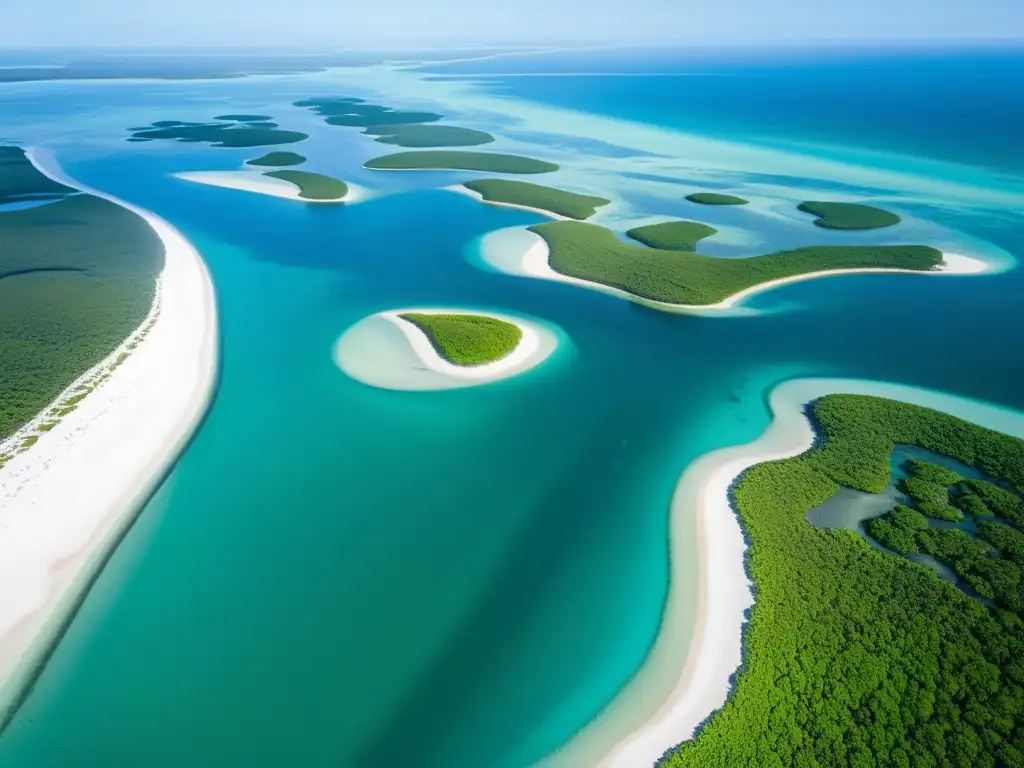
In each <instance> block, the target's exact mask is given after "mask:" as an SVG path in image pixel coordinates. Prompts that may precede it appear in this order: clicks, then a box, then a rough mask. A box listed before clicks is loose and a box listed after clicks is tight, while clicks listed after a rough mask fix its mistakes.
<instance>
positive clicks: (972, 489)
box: [963, 472, 1024, 526]
mask: <svg viewBox="0 0 1024 768" xmlns="http://www.w3.org/2000/svg"><path fill="white" fill-rule="evenodd" d="M986 474H989V475H994V476H995V477H1004V475H1001V474H1000V473H998V472H987V473H986ZM1006 479H1008V480H1011V482H1012V484H1013V485H1014V486H1015V487H1016V488H1018V489H1019V488H1020V487H1021V484H1020V482H1018V481H1017V480H1015V479H1011V478H1006ZM963 487H964V490H965V492H966V494H967V495H973V496H974V497H976V498H977V499H978V500H979V501H980V502H981V503H982V504H984V506H985V508H986V509H988V510H989V513H990V514H993V515H998V516H999V517H1002V518H1004V519H1006V520H1009V521H1010V522H1011V523H1016V524H1017V525H1020V526H1024V501H1021V499H1020V497H1019V496H1017V495H1015V494H1013V493H1010V492H1009V491H1007V490H1006V489H1004V488H1000V487H999V486H997V485H993V484H992V483H990V482H988V481H987V480H965V481H964V483H963Z"/></svg>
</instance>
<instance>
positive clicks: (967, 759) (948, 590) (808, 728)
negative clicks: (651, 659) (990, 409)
mask: <svg viewBox="0 0 1024 768" xmlns="http://www.w3.org/2000/svg"><path fill="white" fill-rule="evenodd" d="M812 408H813V415H814V419H815V422H816V423H817V426H818V429H819V432H820V435H821V438H822V440H821V441H820V443H819V444H818V445H817V446H816V447H815V448H813V449H812V450H810V451H809V452H807V453H805V454H803V455H802V456H799V457H796V458H792V459H786V460H782V461H775V462H766V463H763V464H760V465H757V466H755V467H752V468H751V469H749V470H748V471H747V472H745V473H744V474H743V476H742V477H741V478H740V479H739V481H738V483H737V484H736V486H735V492H734V501H735V507H736V510H737V513H738V515H739V517H740V519H741V521H742V523H743V526H744V529H745V531H746V534H747V536H748V540H749V545H750V546H749V550H748V557H747V565H748V569H749V572H750V574H751V577H752V579H753V581H754V585H755V589H756V602H755V604H754V607H753V609H752V610H751V615H750V622H749V624H748V626H747V629H746V634H745V643H746V652H745V664H744V667H743V668H742V669H741V670H740V672H739V673H738V676H737V680H736V685H735V688H734V690H733V692H732V695H731V696H730V698H729V700H728V701H727V703H726V704H725V706H724V707H723V708H722V709H721V710H719V711H718V712H716V713H715V714H714V715H712V716H711V718H709V720H708V722H707V724H706V726H705V727H704V728H703V729H702V731H701V732H700V735H699V736H698V737H697V738H696V739H695V740H693V741H691V742H687V743H685V744H683V745H681V746H680V747H679V748H678V749H676V750H674V751H672V752H670V753H668V754H666V756H665V757H664V758H663V759H662V761H661V763H660V765H662V766H663V768H677V767H679V766H697V767H699V768H715V767H718V768H734V767H735V766H758V768H762V767H763V768H788V767H789V766H808V767H810V766H819V765H828V766H875V765H891V766H914V767H915V768H916V767H917V766H978V767H979V768H995V766H1022V765H1024V741H1022V727H1024V725H1022V724H1024V665H1022V663H1021V659H1022V658H1024V623H1022V621H1021V619H1020V617H1019V616H1018V615H1017V614H1016V613H1014V612H1011V611H1010V610H1006V609H1005V608H1002V607H1000V606H999V604H998V601H999V600H1001V599H1006V598H1012V595H1011V594H1007V592H1006V588H1007V587H1008V585H1009V584H1010V583H1011V582H1012V580H1013V577H1014V575H1017V576H1019V569H1018V570H1017V571H1015V570H1014V568H1016V567H1017V566H1015V565H1014V563H1008V561H1002V562H1000V559H999V558H996V557H993V555H992V553H989V552H987V550H988V546H987V545H982V544H981V543H980V542H978V541H977V540H975V539H974V538H973V537H971V536H970V535H969V534H966V533H964V532H963V531H958V530H949V529H947V530H937V529H928V530H923V529H921V518H920V517H919V516H915V515H912V514H909V513H907V512H903V511H901V512H900V513H899V515H898V517H897V516H896V515H894V516H893V517H892V520H891V521H890V524H891V525H892V524H898V525H899V526H900V527H901V528H902V529H903V530H909V531H917V536H918V537H921V536H924V534H925V533H927V534H929V536H928V537H927V541H928V544H929V546H930V547H932V549H933V550H934V551H936V552H940V553H941V556H942V557H943V559H946V558H947V557H955V555H953V554H952V553H954V552H959V553H962V554H963V556H965V557H966V558H967V559H966V561H965V564H964V565H963V566H962V567H961V568H959V569H957V570H958V572H959V571H960V570H962V571H963V572H964V573H965V574H967V577H969V578H973V579H974V580H975V583H977V584H978V585H979V586H981V587H982V588H984V589H988V590H990V591H991V594H993V595H994V596H995V599H996V601H997V604H996V605H995V606H993V607H988V606H986V605H984V604H982V603H981V602H979V601H977V600H975V599H972V598H971V597H968V596H967V595H965V594H964V593H963V592H961V591H960V590H959V589H957V587H956V586H955V585H953V584H951V583H950V582H948V581H946V580H944V579H942V578H940V577H939V576H938V575H936V574H935V573H934V572H933V571H931V570H930V569H928V568H926V567H924V566H923V565H920V564H917V563H914V562H911V561H909V560H907V559H905V558H903V557H899V556H896V555H892V554H888V553H884V552H879V551H876V550H874V549H872V548H871V547H870V546H868V544H867V543H866V542H865V541H864V540H863V539H862V538H861V537H859V536H857V535H856V534H855V533H853V532H852V531H848V530H841V529H840V530H824V529H819V528H815V527H814V526H812V525H810V524H809V523H808V522H807V521H806V520H805V517H804V516H805V515H806V513H807V512H808V511H809V510H810V509H812V508H814V507H815V506H817V505H819V504H821V503H822V502H823V501H825V500H826V499H828V498H829V497H831V496H832V495H834V494H835V493H836V491H837V490H838V489H839V487H840V485H846V486H849V487H851V488H856V489H858V490H862V491H868V492H880V491H881V490H882V489H884V488H885V486H886V485H887V484H888V482H889V456H890V454H891V452H892V449H893V447H894V446H895V444H897V443H905V444H910V445H917V446H920V447H922V448H926V449H928V450H931V451H934V452H936V453H939V454H943V455H946V456H951V457H953V458H955V459H958V460H960V461H962V462H964V463H965V464H968V465H971V466H974V467H976V468H977V469H979V470H981V471H982V472H984V473H986V474H987V475H989V476H994V477H998V478H1001V479H1002V480H1005V481H1006V482H1008V483H1009V485H1010V486H1011V487H1012V488H1013V489H1014V490H1015V491H1017V492H1019V491H1020V490H1021V489H1022V488H1024V441H1022V440H1018V439H1016V438H1012V437H1008V436H1006V435H1001V434H999V433H997V432H993V431H991V430H987V429H984V428H982V427H979V426H977V425H974V424H970V423H968V422H965V421H962V420H960V419H957V418H954V417H952V416H949V415H947V414H943V413H939V412H937V411H932V410H930V409H927V408H921V407H919V406H914V405H908V404H904V403H899V402H894V401H891V400H884V399H880V398H874V397H866V396H855V395H833V396H829V397H824V398H821V399H820V400H818V401H817V402H815V403H814V404H813V406H812ZM996 535H997V534H996ZM981 546H984V547H985V552H982V551H981V550H980V547H981ZM936 556H939V555H936ZM1008 566H1014V568H1011V567H1008ZM982 582H984V583H982ZM975 588H976V589H977V587H975ZM978 591H979V593H980V592H981V590H980V589H979V590H978Z"/></svg>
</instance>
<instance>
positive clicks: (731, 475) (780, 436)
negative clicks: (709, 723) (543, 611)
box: [542, 379, 1024, 768]
mask: <svg viewBox="0 0 1024 768" xmlns="http://www.w3.org/2000/svg"><path fill="white" fill-rule="evenodd" d="M835 393H849V394H864V395H875V396H878V397H888V398H891V399H894V400H902V401H905V402H908V403H915V404H917V405H923V406H927V407H930V408H935V409H937V410H941V411H945V412H947V413H951V414H953V415H954V416H958V417H960V418H963V419H967V420H969V421H973V422H975V423H977V424H981V425H982V426H985V427H989V428H991V429H998V430H999V431H1001V432H1005V433H1007V434H1012V435H1017V436H1022V437H1024V413H1019V412H1017V411H1011V410H1009V409H1005V408H1001V407H998V406H995V405H990V404H987V403H981V402H978V401H974V400H968V399H966V398H960V397H956V396H953V395H948V394H944V393H941V392H934V391H931V390H926V389H919V388H916V387H910V386H905V385H901V384H890V383H886V382H874V381H866V380H856V379H794V380H791V381H787V382H785V383H783V384H781V385H779V386H777V387H776V388H775V389H773V390H772V392H771V394H770V398H769V408H770V412H771V415H772V422H771V424H770V425H769V427H768V429H767V430H766V431H765V432H764V433H763V434H762V435H761V436H760V437H759V438H757V439H756V440H754V441H753V442H751V443H748V444H746V445H740V446H734V447H729V448H722V449H720V450H717V451H713V452H711V453H708V454H705V455H704V456H702V457H700V458H699V459H698V460H697V461H695V462H694V463H693V464H691V465H690V466H688V467H687V468H686V471H685V472H684V473H683V475H682V477H681V478H680V480H679V483H678V485H677V486H676V491H675V494H674V495H673V498H672V508H671V512H670V522H669V526H670V537H671V540H672V542H676V541H682V540H684V538H687V539H688V538H689V537H692V536H693V535H694V532H696V536H697V542H698V551H699V563H698V569H699V582H698V585H697V590H698V593H699V594H698V610H697V618H696V622H695V624H694V626H693V628H692V634H691V630H690V622H689V621H688V618H687V612H686V608H685V605H686V603H687V602H688V599H689V597H690V594H691V593H692V591H693V585H692V584H691V583H687V580H686V576H687V574H688V573H689V572H688V570H687V569H686V568H685V565H684V563H683V562H681V559H679V558H673V559H671V563H670V568H671V571H670V576H669V578H670V584H669V594H668V598H667V601H666V605H665V612H664V614H663V616H662V623H661V627H660V629H659V632H658V637H657V638H656V640H655V643H654V646H653V647H652V648H651V650H650V652H649V654H648V657H647V659H646V661H645V663H644V665H643V666H642V667H641V669H640V670H639V671H638V672H637V673H636V675H635V676H634V677H633V679H632V680H630V681H629V683H628V684H627V685H626V686H625V687H624V688H623V689H622V691H620V693H619V695H618V696H617V697H616V698H615V699H614V700H613V701H612V702H611V704H609V706H608V707H607V708H606V709H605V710H604V711H603V712H602V713H601V714H600V715H599V716H598V717H597V718H596V719H595V720H594V721H593V722H591V723H590V724H589V725H588V726H587V727H586V728H584V729H583V730H582V731H581V732H580V733H579V734H577V736H576V737H575V738H574V739H573V740H571V741H570V742H569V743H568V744H566V745H565V746H564V747H563V748H562V749H561V750H559V751H558V752H556V753H555V754H554V755H552V756H550V757H549V758H547V759H546V760H545V761H544V762H543V763H542V765H543V766H545V768H583V767H584V766H599V768H612V767H614V768H637V767H638V766H649V765H653V764H654V763H655V761H657V760H658V759H659V758H660V757H661V756H662V755H663V754H664V753H665V751H666V750H668V749H670V748H672V747H674V746H675V745H677V744H679V743H680V742H682V741H685V740H687V739H689V738H691V737H692V736H693V733H694V731H695V729H696V728H697V726H698V725H699V724H700V723H701V722H703V721H704V720H705V719H706V718H707V717H708V716H709V715H710V714H711V713H712V712H714V711H715V710H716V709H718V708H720V707H721V706H722V704H724V703H725V700H726V698H727V696H728V695H729V692H730V690H731V685H730V677H731V675H732V674H733V673H734V672H735V671H736V669H737V668H738V667H739V664H740V660H741V655H742V646H741V632H742V628H743V624H744V622H745V620H746V619H745V612H746V610H747V608H748V607H749V606H751V605H752V604H753V602H754V601H753V594H752V592H751V585H750V582H749V580H748V579H747V575H746V572H745V570H744V564H743V558H744V552H745V550H746V544H745V542H744V539H743V532H742V529H741V527H740V524H739V520H738V519H737V517H736V515H735V513H734V512H733V510H732V507H731V504H730V502H729V495H728V494H729V488H730V487H731V485H732V484H733V482H734V481H735V479H736V478H737V477H739V475H740V474H741V473H742V472H743V471H744V470H745V469H747V468H748V467H750V466H753V465H755V464H760V463H762V462H765V461H773V460H777V459H782V458H788V457H791V456H797V455H799V454H801V453H803V452H805V451H806V450H808V449H809V448H810V447H811V446H812V445H813V442H814V438H815V433H814V429H813V428H812V426H811V423H810V421H809V420H808V419H807V417H806V416H805V415H804V407H805V406H806V405H807V404H808V403H810V402H812V401H814V400H816V399H817V398H819V397H822V396H824V395H827V394H835ZM675 548H676V547H675V546H674V545H673V549H675Z"/></svg>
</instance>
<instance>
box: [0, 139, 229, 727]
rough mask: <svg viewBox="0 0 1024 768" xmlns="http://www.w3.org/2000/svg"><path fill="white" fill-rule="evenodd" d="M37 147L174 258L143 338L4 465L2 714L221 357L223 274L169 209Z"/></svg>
mask: <svg viewBox="0 0 1024 768" xmlns="http://www.w3.org/2000/svg"><path fill="white" fill-rule="evenodd" d="M27 155H28V157H29V159H30V160H31V161H32V163H33V165H35V167H36V168H37V169H38V170H39V171H41V172H42V173H43V174H45V175H46V176H48V177H50V178H51V179H53V180H55V181H58V182H60V183H62V184H66V185H67V186H70V187H74V188H76V189H79V190H81V191H82V192H86V193H88V194H91V195H94V196H96V197H101V198H104V199H106V200H109V201H111V202H114V203H116V204H118V205H120V206H122V207H124V208H126V209H128V210H130V211H132V212H134V213H136V214H137V215H139V216H141V217H143V218H144V219H145V220H146V222H147V223H148V224H149V225H150V226H151V227H152V228H153V231H154V232H155V233H156V234H157V235H158V237H159V238H160V240H161V241H162V243H163V245H164V249H165V264H164V268H163V271H162V272H161V274H160V277H159V279H158V282H157V295H156V299H155V301H154V310H153V312H151V317H150V318H148V319H147V323H149V322H152V325H151V327H149V330H148V333H147V334H146V335H145V338H144V339H143V340H142V341H141V342H140V343H139V345H138V346H137V348H135V349H134V350H133V351H132V352H131V354H130V355H129V356H128V357H127V358H126V359H125V360H124V361H123V363H121V364H120V365H119V366H117V368H116V370H114V371H113V372H112V374H111V375H110V377H109V378H108V379H106V380H105V381H103V382H102V383H101V384H99V385H98V386H97V387H96V389H95V390H94V391H93V392H91V393H90V394H89V395H88V396H87V397H86V398H85V399H84V400H82V401H81V402H80V403H79V404H78V407H77V408H76V409H75V410H74V411H72V412H71V413H69V414H67V415H66V416H64V417H63V418H62V419H61V420H60V422H59V423H58V424H57V425H56V426H55V427H54V428H53V429H52V430H50V431H49V432H46V433H44V434H42V436H41V437H40V438H39V440H38V442H36V443H35V445H33V446H32V447H31V448H30V449H29V450H27V451H25V452H23V453H18V454H16V455H15V456H14V458H12V459H11V460H10V461H9V462H8V463H7V465H6V466H5V467H4V468H3V469H2V470H0V528H2V530H3V533H4V535H3V536H2V537H0V723H6V722H7V720H8V719H9V718H10V716H11V714H12V713H13V709H14V707H16V706H17V703H18V701H19V699H20V696H21V695H22V693H23V691H24V690H25V688H26V686H28V685H30V684H31V681H32V680H33V679H34V676H35V674H36V672H37V671H38V668H39V665H40V664H41V663H42V662H43V661H44V660H45V658H46V655H47V653H48V651H49V649H50V648H51V647H52V645H53V643H54V642H55V641H56V640H57V639H58V638H59V635H60V632H61V631H62V629H63V627H64V625H65V624H66V622H67V620H68V619H69V618H70V616H71V615H72V614H73V611H74V610H75V608H76V606H77V604H78V603H79V601H80V600H81V597H82V596H83V594H84V592H85V590H87V589H88V587H89V586H90V584H91V583H92V581H93V580H94V578H95V576H96V575H97V574H98V572H99V570H100V569H101V568H102V566H103V564H104V562H105V561H106V558H107V557H108V556H109V553H110V552H111V550H112V549H113V547H114V546H116V545H117V543H118V542H119V541H120V539H121V538H122V536H123V535H124V533H126V532H127V530H128V529H129V528H130V527H131V524H132V523H133V522H134V520H135V517H136V516H137V514H138V512H139V511H141V509H142V507H143V506H144V505H145V503H146V502H147V500H148V499H149V497H150V495H151V494H152V493H153V491H154V490H155V489H156V487H157V486H158V485H159V483H160V482H161V481H162V480H163V478H164V477H165V476H166V474H167V472H168V471H169V470H170V469H171V467H172V466H173V464H174V462H175V460H176V459H177V457H178V455H179V454H180V452H181V451H182V450H183V449H184V447H185V445H186V444H187V442H188V441H189V439H190V438H191V436H192V434H193V432H194V430H195V428H196V427H197V426H198V424H199V422H200V421H201V419H202V417H203V415H204V414H205V412H206V410H207V407H208V406H209V403H210V401H211V398H212V395H213V390H214V382H215V378H216V372H217V364H218V347H217V320H216V307H215V301H214V291H213V284H212V282H211V280H210V276H209V273H208V272H207V269H206V266H205V264H204V263H203V261H202V258H201V257H200V256H199V254H198V253H197V252H196V250H195V249H194V248H193V247H192V245H191V244H190V243H189V242H188V241H187V240H186V239H185V238H184V237H183V236H182V235H181V234H180V233H179V232H178V231H177V230H176V229H174V228H173V227H172V226H171V225H170V224H168V223H167V222H166V221H164V220H163V219H161V218H159V217H157V216H155V215H153V214H151V213H149V212H148V211H145V210H142V209H140V208H138V207H136V206H133V205H131V204H129V203H126V202H124V201H122V200H119V199H117V198H115V197H112V196H110V195H107V194H105V193H103V192H100V191H97V190H94V189H90V188H87V187H83V186H82V185H80V184H77V183H76V182H75V181H74V180H72V179H69V178H67V177H66V176H65V175H64V173H63V172H62V170H61V169H60V167H59V166H58V164H57V162H56V161H55V159H54V157H53V155H52V154H51V153H50V152H48V151H47V150H45V149H40V148H35V149H31V150H28V152H27ZM144 325H145V324H144ZM88 375H89V374H86V377H87V376H88ZM83 378H85V377H83ZM80 380H81V379H80ZM71 386H72V387H74V386H76V384H72V385H71ZM47 410H48V409H47Z"/></svg>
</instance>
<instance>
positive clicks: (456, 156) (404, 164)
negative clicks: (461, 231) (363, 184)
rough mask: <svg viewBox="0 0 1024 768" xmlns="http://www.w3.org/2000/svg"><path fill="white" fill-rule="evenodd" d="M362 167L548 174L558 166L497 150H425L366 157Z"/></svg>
mask: <svg viewBox="0 0 1024 768" xmlns="http://www.w3.org/2000/svg"><path fill="white" fill-rule="evenodd" d="M363 167H364V168H371V169H373V170H380V171H412V170H437V171H485V172H488V173H523V174H532V173H551V172H552V171H557V170H558V166H557V165H555V164H554V163H549V162H547V161H545V160H535V159H534V158H532V157H523V156H521V155H503V154H499V153H497V152H460V151H458V150H443V149H439V150H425V151H422V152H396V153H395V154H393V155H384V156H382V157H375V158H374V159H372V160H367V161H366V163H365V164H364V165H363Z"/></svg>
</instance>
